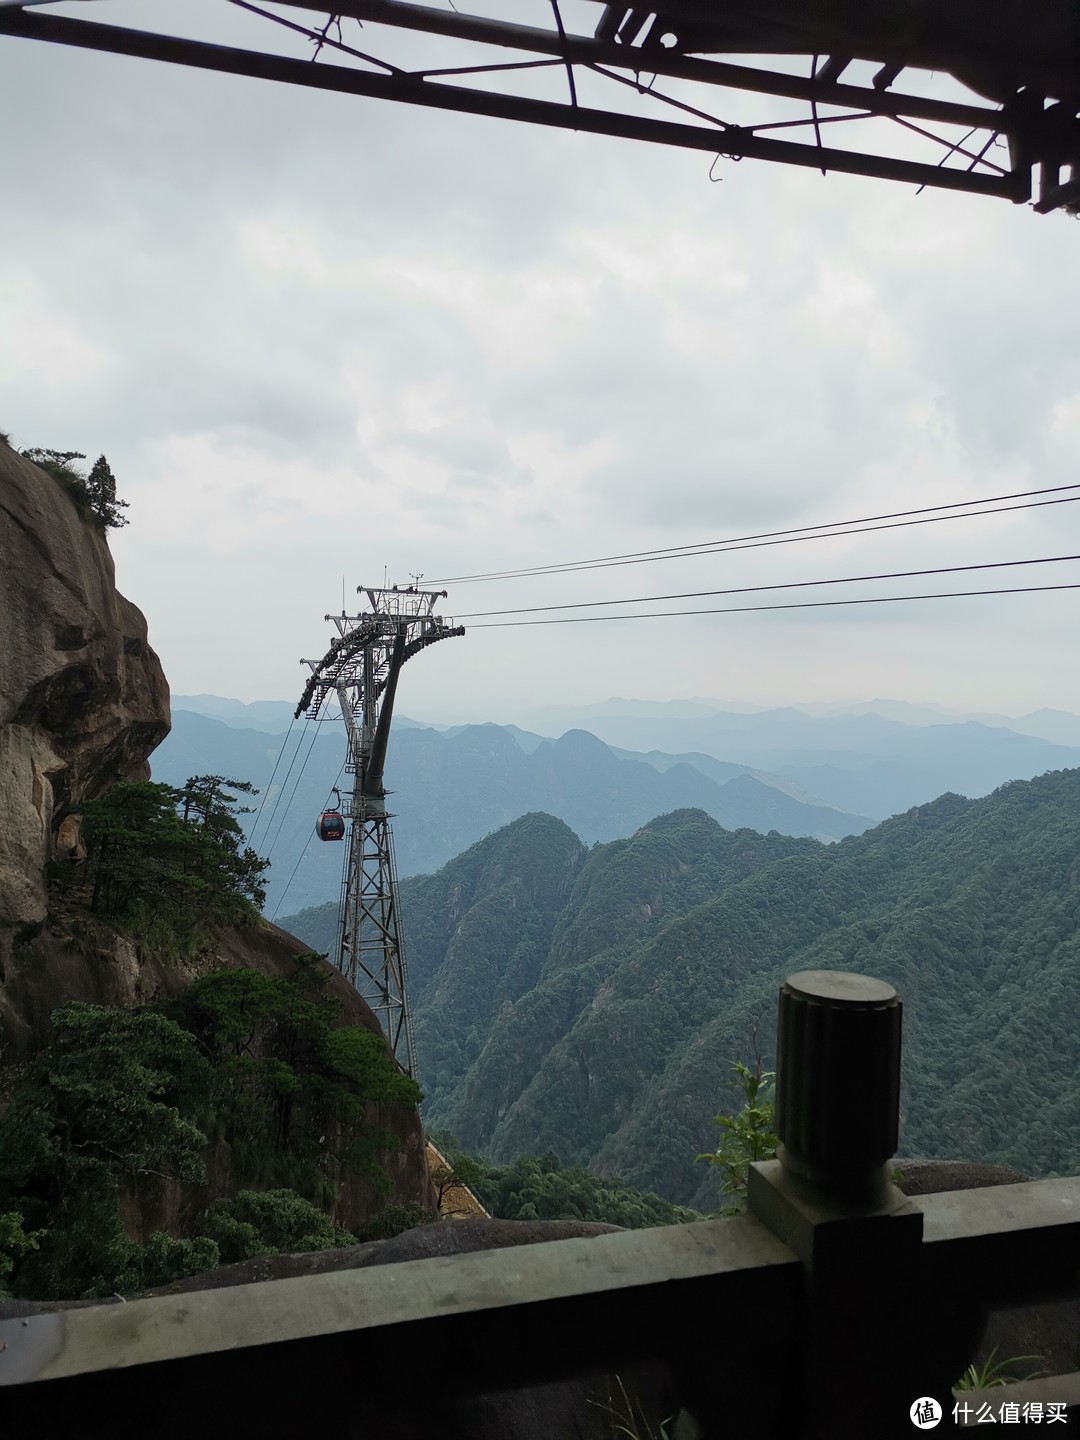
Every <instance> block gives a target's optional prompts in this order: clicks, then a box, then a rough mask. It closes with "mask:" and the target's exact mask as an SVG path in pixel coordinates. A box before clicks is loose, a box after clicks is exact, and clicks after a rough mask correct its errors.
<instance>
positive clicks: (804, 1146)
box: [776, 970, 902, 1195]
mask: <svg viewBox="0 0 1080 1440" xmlns="http://www.w3.org/2000/svg"><path fill="white" fill-rule="evenodd" d="M901 1012H902V1007H901V1004H900V999H899V997H898V996H897V993H896V991H895V990H894V989H893V988H892V986H891V985H887V984H886V983H885V982H884V981H883V980H872V979H870V978H869V977H868V976H866V975H848V974H844V973H841V972H839V971H833V970H804V971H802V972H800V973H799V974H797V975H792V976H790V977H789V978H788V979H787V981H786V982H785V983H784V985H783V986H782V988H781V990H780V1013H779V1020H778V1024H777V1036H776V1134H777V1137H778V1138H779V1140H780V1147H779V1149H778V1151H777V1154H778V1157H779V1159H780V1160H781V1161H782V1163H783V1164H784V1165H785V1166H786V1167H787V1168H788V1169H789V1170H792V1171H794V1172H796V1173H797V1174H799V1175H801V1176H803V1177H804V1178H805V1179H808V1180H811V1181H813V1182H814V1183H815V1184H818V1185H821V1186H824V1187H826V1188H827V1189H830V1190H834V1191H843V1192H848V1193H851V1194H852V1195H854V1194H855V1193H856V1192H868V1191H872V1190H876V1189H878V1188H879V1187H880V1186H881V1185H883V1184H884V1183H886V1181H887V1177H888V1171H887V1169H886V1166H885V1162H886V1161H887V1160H889V1159H890V1157H891V1156H893V1155H895V1154H896V1148H897V1144H898V1138H899V1114H900V1027H901Z"/></svg>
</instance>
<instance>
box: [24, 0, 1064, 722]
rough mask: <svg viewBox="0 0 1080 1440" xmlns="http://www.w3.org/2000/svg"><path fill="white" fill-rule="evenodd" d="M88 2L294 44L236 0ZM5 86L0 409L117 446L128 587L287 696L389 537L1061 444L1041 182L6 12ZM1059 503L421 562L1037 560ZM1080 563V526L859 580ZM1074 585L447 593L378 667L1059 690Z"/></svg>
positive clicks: (541, 8)
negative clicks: (834, 161)
mask: <svg viewBox="0 0 1080 1440" xmlns="http://www.w3.org/2000/svg"><path fill="white" fill-rule="evenodd" d="M56 8H57V9H58V10H59V11H60V12H61V13H64V12H65V11H66V12H67V13H77V12H78V10H79V8H80V7H77V6H75V5H67V6H58V7H56ZM81 8H82V13H83V14H85V13H86V10H87V9H88V8H89V7H87V6H85V5H84V6H83V7H81ZM94 8H95V10H96V11H99V12H100V13H101V15H102V17H103V18H111V19H116V20H117V21H118V22H130V23H138V17H139V16H144V17H145V16H152V18H153V22H154V23H155V24H160V25H161V26H162V28H168V26H169V24H170V22H172V21H175V22H176V23H177V24H178V25H179V24H180V23H181V18H178V17H182V23H183V24H184V25H186V27H187V30H188V33H191V34H195V35H206V36H209V35H211V34H213V35H221V36H227V37H229V38H235V39H237V40H239V41H240V43H247V44H253V45H256V46H259V45H261V46H265V47H269V46H273V45H277V46H278V48H285V49H289V48H290V45H291V42H282V41H280V40H279V39H278V37H277V36H276V35H274V34H268V33H267V31H268V30H269V29H270V28H271V27H267V26H266V25H265V23H264V22H252V21H250V20H249V19H247V18H245V17H242V16H239V15H238V14H237V12H235V11H230V12H226V8H225V7H224V6H223V5H222V3H221V0H187V3H186V4H184V5H177V4H173V3H157V4H155V3H153V0H98V4H97V5H96V6H95V7H94ZM459 8H462V7H461V6H459ZM593 8H595V7H593ZM529 9H530V7H528V6H525V5H524V4H523V5H522V11H523V12H524V11H526V10H529ZM531 10H533V11H536V17H535V18H537V19H538V20H540V21H541V23H542V22H543V19H544V15H545V13H546V12H547V7H546V5H542V4H539V0H535V3H533V4H532V6H531ZM526 18H532V17H531V16H528V15H527V16H526ZM144 23H148V22H144ZM253 25H255V27H256V28H254V29H253V28H252V26H253ZM365 34H366V35H368V36H369V37H370V36H371V35H373V34H374V32H372V31H367V32H365ZM358 36H359V32H358V31H354V32H353V37H354V39H356V38H357V37H358ZM417 44H418V42H417V41H416V40H415V39H410V37H408V36H395V37H394V45H395V46H396V47H397V51H396V52H395V53H400V54H405V53H406V51H407V47H408V46H410V45H412V46H413V47H414V49H415V47H416V46H417ZM403 47H404V48H403ZM291 50H292V53H296V54H300V55H303V54H306V53H307V50H306V49H305V44H304V42H303V41H298V42H296V44H295V45H291ZM416 53H419V51H417V52H416ZM0 121H2V124H3V128H4V131H5V133H6V134H7V136H8V137H9V139H10V138H11V137H14V143H10V144H9V145H8V146H6V147H5V157H4V164H3V167H2V170H0V217H2V223H0V337H2V341H3V343H2V347H0V428H3V429H6V430H10V431H11V433H12V439H13V441H14V442H15V443H16V444H17V445H19V446H28V445H42V446H52V447H56V448H61V449H76V450H82V451H85V452H86V453H87V455H88V457H89V459H90V460H91V461H92V460H93V459H94V457H95V456H96V455H97V454H98V453H99V452H101V451H104V452H105V453H106V454H107V456H108V458H109V460H110V462H111V464H112V467H113V470H114V472H115V473H116V475H117V477H118V482H119V488H120V494H121V495H122V496H123V497H124V498H126V499H127V500H128V501H129V502H130V510H129V512H128V513H129V515H130V520H131V523H130V526H129V527H128V528H126V529H124V530H123V531H121V532H114V533H113V535H112V537H111V544H112V549H113V553H114V555H115V558H116V565H117V577H118V582H119V584H120V587H121V589H122V590H123V591H124V593H125V594H127V595H128V596H129V597H130V598H131V599H132V600H134V601H135V603H136V604H138V605H139V606H140V608H141V609H142V610H143V612H144V613H145V614H146V616H147V619H148V622H149V627H150V637H151V642H152V643H153V645H154V646H155V648H156V649H157V650H158V652H159V654H160V656H161V659H162V662H163V664H164V667H165V671H166V674H167V675H168V676H169V679H170V682H171V684H172V688H173V690H174V691H176V692H179V693H191V692H196V691H209V692H214V693H218V694H224V695H233V696H237V697H239V698H241V699H245V700H253V699H260V698H292V697H294V696H298V694H299V691H300V689H301V687H302V684H303V680H304V676H305V673H306V672H305V671H303V670H302V669H301V667H300V665H299V664H298V661H299V658H300V656H301V655H309V656H317V655H321V654H322V653H323V652H324V650H325V649H326V644H327V641H328V638H329V633H330V627H329V626H328V625H327V624H326V623H325V622H324V619H323V617H324V615H325V614H326V612H327V611H329V610H333V611H338V610H340V608H341V603H342V584H343V580H344V585H345V589H346V595H347V604H348V606H349V607H350V608H353V607H354V605H355V593H354V592H355V588H356V586H357V585H358V584H360V583H361V582H364V583H380V582H381V580H382V578H383V575H384V573H385V574H386V575H387V576H388V577H389V579H390V580H391V581H403V582H404V581H407V579H408V577H409V575H410V574H412V573H417V572H422V573H423V574H424V575H425V576H426V577H428V578H430V579H438V578H441V577H446V576H451V575H459V574H466V573H473V572H477V571H487V570H492V569H500V570H501V569H507V568H512V567H524V566H530V565H540V564H545V563H548V562H560V561H569V560H577V559H582V558H586V557H592V556H598V555H607V554H613V553H621V552H628V551H638V550H645V549H650V548H654V547H659V546H674V545H686V544H692V543H695V542H699V541H704V540H711V539H716V538H721V537H724V536H728V535H739V534H744V533H747V532H751V531H760V530H774V529H780V528H787V527H791V526H799V525H813V524H820V523H823V522H828V521H834V520H841V519H845V518H848V517H854V516H864V515H872V514H875V513H879V512H886V511H895V510H903V509H909V508H912V507H915V506H922V505H934V504H941V503H946V502H949V503H951V502H954V501H959V500H970V499H975V498H977V497H981V496H992V495H998V494H1004V493H1007V492H1012V491H1021V490H1028V489H1034V488H1041V487H1044V486H1053V485H1064V484H1068V483H1071V482H1073V481H1074V480H1076V479H1077V478H1078V477H1077V475H1076V464H1075V460H1076V455H1077V450H1078V438H1080V325H1078V319H1080V315H1078V303H1077V302H1078V281H1077V273H1078V261H1080V228H1078V227H1077V225H1076V224H1075V223H1074V222H1072V221H1070V220H1069V219H1067V218H1065V217H1062V216H1050V217H1042V216H1037V215H1035V214H1034V213H1033V212H1032V211H1031V210H1030V209H1028V208H1024V207H1020V208H1013V207H1011V206H1010V205H1008V204H1007V203H1006V202H1003V201H996V200H983V199H977V198H974V197H964V196H952V195H947V194H943V193H934V192H929V191H928V192H925V193H923V194H922V195H918V196H916V195H915V193H914V192H913V191H912V190H911V189H910V188H908V187H902V186H898V185H895V184H891V183H889V182H886V181H875V180H861V179H854V178H849V177H844V176H831V177H829V178H827V179H823V178H822V177H821V176H820V175H818V174H817V173H816V172H797V171H791V170H788V169H786V168H782V167H776V166H769V165H766V164H763V163H759V162H753V161H745V162H743V163H741V164H737V165H736V164H731V163H721V164H720V166H719V167H718V168H717V170H716V172H715V173H716V174H718V175H719V176H720V177H722V178H721V181H720V183H711V182H710V178H709V169H710V157H709V156H708V155H701V154H697V153H684V152H680V151H677V150H667V149H661V148H659V147H655V146H648V145H644V144H638V143H633V142H629V141H624V140H616V139H603V138H599V137H589V136H584V135H574V134H569V133H561V132H555V131H549V130H541V129H534V128H531V127H527V126H523V125H515V124H511V123H510V122H506V121H498V120H490V119H481V118H470V117H464V116H453V115H449V114H441V113H439V112H437V111H426V110H425V111H414V110H411V109H409V108H408V107H405V106H392V105H389V104H385V103H383V102H380V101H374V100H363V99H353V98H348V97H343V96H335V95H330V94H319V93H315V92H310V93H309V92H300V91H297V90H293V89H291V88H289V87H286V86H275V85H272V84H269V83H264V82H257V81H251V80H245V79H240V78H230V77H227V76H217V75H211V74H206V73H201V72H198V71H194V70H184V69H181V68H178V67H168V66H164V65H159V64H154V63H151V62H145V61H139V60H131V59H123V58H119V57H111V56H103V55H95V54H91V53H89V52H86V53H82V52H78V51H75V50H68V49H64V48H60V47H53V46H46V45H40V44H36V43H30V42H27V41H24V40H17V39H4V38H0ZM1078 512H1080V506H1074V505H1071V504H1070V505H1060V506H1053V507H1049V508H1046V509H1042V510H1030V511H1021V512H1019V513H1016V514H1012V515H1006V516H1003V517H998V518H994V519H987V518H983V519H978V518H972V519H969V520H967V521H965V522H955V523H947V524H939V525H930V526H920V527H914V528H910V529H907V530H898V531H892V532H886V533H884V534H877V535H873V534H869V535H862V536H858V537H850V538H847V539H842V540H841V539H836V540H825V541H818V542H814V543H806V544H799V545H785V546H778V547H775V548H769V549H759V550H751V551H747V552H744V553H742V554H736V555H727V556H713V557H711V558H707V559H704V558H702V559H695V560H684V561H681V562H670V563H669V562H665V563H659V564H649V565H643V566H635V567H626V568H617V569H608V570H599V571H595V572H589V573H587V574H582V575H577V576H565V575H564V576H559V577H548V578H543V579H537V580H533V581H529V582H525V581H515V582H512V583H511V582H500V583H498V584H476V583H473V584H457V585H450V586H448V587H447V588H448V589H449V590H450V599H449V601H448V602H447V604H446V606H445V607H444V608H445V610H446V613H448V614H451V615H458V616H461V615H466V614H471V613H472V612H477V611H481V610H490V609H495V608H506V607H511V606H518V605H530V604H531V605H539V604H554V603H560V602H565V601H577V600H588V599H603V598H614V599H621V598H624V597H636V596H649V595H655V594H664V593H671V592H677V591H687V590H705V589H720V588H728V587H733V586H741V585H765V584H776V583H781V582H788V581H795V580H806V579H818V578H822V577H833V576H844V575H861V574H876V573H881V572H886V571H896V570H914V569H926V568H930V567H935V566H945V565H958V564H976V563H980V562H984V561H994V560H1005V559H1008V560H1012V559H1031V558H1035V557H1043V556H1051V555H1066V554H1072V553H1074V552H1080V513H1078ZM1002 575H1004V576H1006V577H1008V576H1010V575H1011V576H1014V577H1016V578H1015V579H1008V578H1006V579H1002V578H1000V577H1001V576H1002ZM1068 581H1080V565H1078V564H1075V563H1073V564H1060V565H1056V566H1048V567H1041V568H1037V569H1033V570H1025V571H1019V572H1017V571H1012V572H1008V571H1006V572H1000V571H999V572H996V573H995V572H988V573H986V574H983V575H979V573H978V572H976V574H975V575H974V576H973V577H963V576H960V577H949V576H946V577H941V579H939V580H938V581H936V582H935V581H933V580H929V581H921V582H920V581H906V582H896V583H895V584H891V585H890V582H879V583H878V584H877V585H874V586H865V587H862V588H863V593H877V594H885V593H889V592H890V589H891V590H892V592H893V593H905V592H910V591H912V590H917V589H920V588H925V589H930V590H935V589H936V590H940V589H963V588H983V586H990V585H997V584H1008V583H1016V584H1039V583H1065V582H1068ZM851 588H852V589H854V588H855V587H851ZM804 593H805V592H804ZM828 593H830V594H832V593H834V592H828ZM770 598H779V599H783V598H785V597H784V596H779V597H770V596H765V597H764V599H766V600H768V599H770ZM686 603H691V604H692V603H693V602H686ZM701 603H702V604H709V603H713V604H717V605H723V604H727V603H740V602H739V601H731V602H729V601H725V600H723V599H718V600H716V601H714V602H709V601H704V602H701ZM746 603H748V602H746ZM1078 619H1080V591H1064V592H1060V593H1057V594H1049V595H1019V596H1013V597H1003V598H1000V599H998V598H983V599H962V600H943V601H937V602H934V601H924V602H921V603H917V604H906V605H901V604H897V605H882V606H866V607H863V608H859V609H846V610H845V609H835V610H824V611H822V610H817V611H815V610H810V611H805V612H799V613H796V614H785V613H783V612H781V613H779V614H758V615H743V616H732V615H715V616H701V617H697V618H693V619H655V620H642V621H637V622H630V621H627V622H618V623H606V624H588V625H563V626H551V627H536V628H518V629H484V630H481V629H473V630H471V631H470V633H468V634H467V635H466V636H465V638H464V639H460V640H454V641H450V642H447V643H446V644H444V645H441V646H438V647H435V648H434V649H433V650H430V651H428V652H425V653H424V655H423V656H422V657H420V658H418V659H417V660H416V661H414V662H413V663H412V664H410V666H409V668H408V670H407V671H406V672H405V675H404V677H403V680H402V686H401V690H400V694H399V706H400V708H401V709H402V710H403V711H405V712H406V713H409V714H412V715H416V716H419V717H422V718H427V719H431V720H434V721H443V722H454V721H459V720H466V719H492V720H498V721H509V720H515V719H518V718H519V717H521V716H524V715H525V714H526V712H527V710H528V709H529V708H530V707H531V706H533V705H537V704H546V703H552V702H574V701H578V700H580V701H594V700H602V699H604V698H605V697H607V696H610V695H624V696H634V697H641V698H651V699H665V698H670V697H679V696H688V695H700V696H715V697H718V698H722V699H728V700H739V701H760V702H762V703H788V702H795V701H799V700H806V701H809V700H826V699H866V698H870V697H872V696H877V695H888V696H895V697H898V698H903V699H908V700H917V701H932V702H937V703H940V704H943V705H947V706H951V707H956V708H972V709H994V710H999V711H1003V712H1005V713H1013V714H1019V713H1022V712H1023V711H1027V710H1031V709H1034V708H1037V707H1040V706H1044V705H1045V706H1056V707H1060V708H1063V709H1072V710H1078V711H1080V665H1078V664H1077V663H1076V636H1077V621H1078ZM465 623H466V624H468V621H466V622H465Z"/></svg>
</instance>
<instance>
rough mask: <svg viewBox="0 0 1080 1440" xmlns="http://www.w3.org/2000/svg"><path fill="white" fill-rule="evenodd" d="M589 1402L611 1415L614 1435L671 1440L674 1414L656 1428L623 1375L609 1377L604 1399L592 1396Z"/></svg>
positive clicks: (639, 1438) (630, 1439) (636, 1438)
mask: <svg viewBox="0 0 1080 1440" xmlns="http://www.w3.org/2000/svg"><path fill="white" fill-rule="evenodd" d="M612 1382H613V1383H612ZM588 1404H590V1405H593V1406H595V1407H596V1409H598V1410H602V1411H603V1412H604V1413H605V1414H606V1415H608V1416H610V1418H611V1426H612V1430H611V1433H612V1435H613V1436H616V1435H625V1436H626V1437H627V1440H671V1434H670V1431H669V1430H668V1426H669V1425H670V1424H671V1423H672V1421H673V1420H674V1419H675V1417H674V1415H669V1416H668V1417H667V1418H666V1419H665V1420H661V1421H660V1422H659V1424H658V1426H657V1428H656V1429H655V1430H654V1429H653V1426H652V1424H651V1423H650V1421H649V1419H648V1416H647V1415H646V1414H645V1410H644V1407H643V1406H642V1404H641V1402H640V1400H637V1401H635V1399H634V1398H633V1397H632V1396H631V1395H630V1393H629V1392H628V1390H627V1388H626V1385H625V1383H624V1381H623V1378H622V1376H621V1375H612V1376H610V1377H609V1379H608V1385H607V1394H606V1397H605V1398H604V1399H603V1400H597V1399H594V1398H593V1397H592V1396H590V1397H589V1400H588Z"/></svg>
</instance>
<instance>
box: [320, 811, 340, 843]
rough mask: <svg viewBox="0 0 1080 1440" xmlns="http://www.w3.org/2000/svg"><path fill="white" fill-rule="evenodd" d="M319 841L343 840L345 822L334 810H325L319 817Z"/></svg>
mask: <svg viewBox="0 0 1080 1440" xmlns="http://www.w3.org/2000/svg"><path fill="white" fill-rule="evenodd" d="M318 828H319V839H320V840H344V838H345V821H344V820H343V819H342V818H341V816H340V815H339V814H338V812H337V811H336V810H327V811H325V812H324V813H323V814H322V815H320V816H319V827H318Z"/></svg>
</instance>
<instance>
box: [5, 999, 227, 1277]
mask: <svg viewBox="0 0 1080 1440" xmlns="http://www.w3.org/2000/svg"><path fill="white" fill-rule="evenodd" d="M204 1068H205V1062H204V1061H203V1060H202V1059H201V1057H200V1055H199V1052H198V1047H197V1045H196V1043H195V1041H194V1039H193V1037H192V1036H191V1035H189V1034H187V1033H185V1032H184V1031H183V1030H182V1029H181V1028H180V1027H179V1026H178V1025H176V1024H174V1023H173V1022H172V1021H170V1020H168V1019H166V1017H165V1016H163V1015H157V1014H153V1013H151V1012H143V1013H133V1012H131V1011H126V1010H104V1009H101V1008H99V1007H97V1006H93V1005H84V1004H80V1003H77V1002H74V1001H73V1002H71V1003H69V1004H67V1005H63V1006H61V1007H60V1008H59V1009H58V1010H56V1011H55V1012H54V1014H53V1029H52V1037H51V1040H50V1043H49V1044H48V1045H47V1046H46V1047H45V1048H44V1049H42V1050H40V1051H39V1052H38V1053H37V1055H35V1056H34V1058H33V1059H32V1060H31V1061H30V1063H29V1065H28V1066H27V1068H26V1071H25V1074H24V1075H23V1077H22V1080H21V1083H20V1084H19V1085H18V1087H17V1089H16V1091H15V1093H14V1095H13V1097H12V1101H11V1104H10V1105H9V1107H8V1109H7V1110H6V1112H5V1114H4V1116H3V1119H2V1120H0V1211H3V1212H5V1213H6V1214H12V1213H14V1214H16V1215H18V1216H19V1217H20V1219H19V1224H20V1225H21V1226H22V1228H23V1230H24V1233H25V1232H26V1231H27V1230H32V1231H33V1238H34V1240H35V1246H34V1248H33V1249H32V1250H29V1251H24V1252H23V1253H22V1254H21V1255H20V1256H19V1257H17V1258H18V1260H19V1263H18V1266H17V1275H16V1278H17V1287H18V1289H19V1291H20V1293H23V1294H28V1293H29V1294H37V1295H42V1296H45V1297H50V1296H59V1297H68V1298H70V1297H72V1296H95V1295H103V1294H111V1293H113V1292H114V1291H117V1290H123V1289H132V1288H134V1287H136V1286H137V1285H138V1284H139V1282H140V1279H141V1275H142V1263H141V1260H142V1251H141V1247H140V1246H138V1245H137V1244H135V1243H134V1242H133V1241H132V1240H130V1239H129V1238H128V1236H127V1235H126V1234H125V1232H124V1228H123V1225H122V1223H121V1219H120V1209H119V1201H120V1197H121V1195H122V1194H123V1193H124V1192H130V1191H132V1190H134V1189H137V1186H138V1184H139V1181H140V1178H141V1177H143V1176H146V1175H151V1174H152V1175H155V1176H158V1177H164V1178H173V1179H178V1180H183V1181H189V1182H198V1181H201V1180H203V1179H204V1178H205V1175H204V1170H203V1164H202V1154H201V1152H202V1149H203V1147H204V1146H205V1143H206V1137H205V1135H204V1134H203V1133H202V1132H201V1131H200V1130H199V1129H198V1128H197V1127H196V1126H195V1125H194V1124H192V1123H191V1121H190V1120H188V1119H186V1118H185V1117H184V1115H183V1114H182V1113H181V1110H180V1108H179V1107H178V1104H177V1102H178V1101H180V1100H182V1097H183V1095H184V1093H185V1092H186V1091H188V1090H189V1089H190V1088H191V1086H192V1085H193V1084H198V1083H199V1081H200V1079H201V1075H200V1072H201V1071H203V1070H204ZM10 1253H11V1251H10V1249H9V1255H10Z"/></svg>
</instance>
